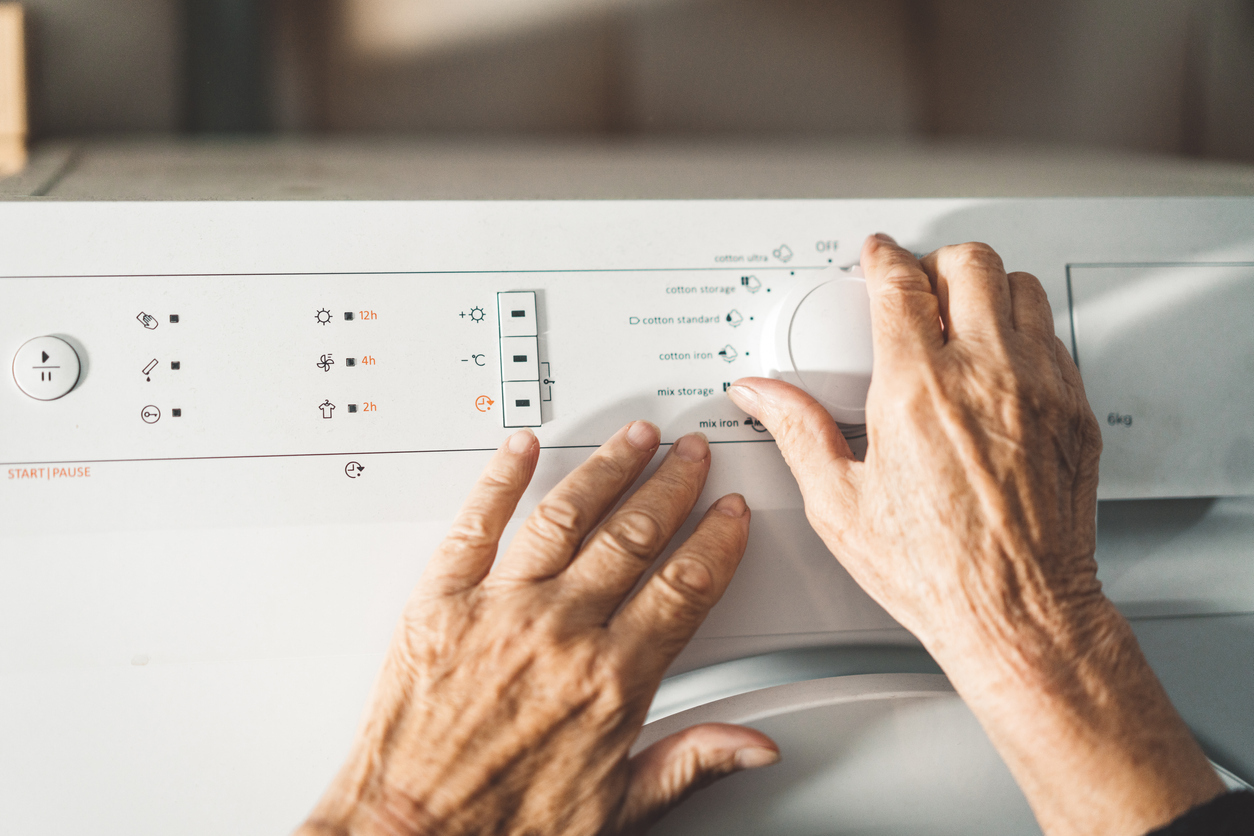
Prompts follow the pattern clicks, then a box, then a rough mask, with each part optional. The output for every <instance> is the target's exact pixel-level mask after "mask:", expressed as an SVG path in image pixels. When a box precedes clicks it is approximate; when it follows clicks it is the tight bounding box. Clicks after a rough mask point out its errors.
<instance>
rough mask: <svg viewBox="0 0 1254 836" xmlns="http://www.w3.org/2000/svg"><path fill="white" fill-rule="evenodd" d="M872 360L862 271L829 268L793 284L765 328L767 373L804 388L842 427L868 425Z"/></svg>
mask: <svg viewBox="0 0 1254 836" xmlns="http://www.w3.org/2000/svg"><path fill="white" fill-rule="evenodd" d="M871 361H872V353H871V302H870V298H869V297H868V296H867V292H866V280H865V279H864V278H863V277H862V271H861V268H856V267H855V268H852V269H850V270H847V271H846V270H839V269H835V270H824V271H823V272H822V273H821V274H818V275H815V276H814V277H812V278H809V279H807V280H803V281H801V282H799V283H798V284H796V285H794V286H793V288H792V289H791V290H790V291H789V292H788V293H787V294H785V295H784V298H783V299H781V300H780V302H779V304H778V305H777V306H776V308H775V309H774V310H773V311H772V312H771V313H770V315H769V316H768V317H767V321H766V323H765V328H763V333H762V364H763V369H764V372H765V373H766V375H767V376H768V377H774V378H778V379H780V380H784V381H787V382H788V383H792V384H794V385H796V386H800V387H801V388H802V389H805V390H806V391H807V392H809V393H810V394H811V395H812V396H813V397H814V399H815V400H817V401H818V402H819V403H821V404H823V406H824V407H826V408H827V411H828V412H830V413H831V414H832V417H833V418H835V419H836V420H837V421H838V422H840V423H842V424H864V423H866V394H867V389H868V388H870V385H871Z"/></svg>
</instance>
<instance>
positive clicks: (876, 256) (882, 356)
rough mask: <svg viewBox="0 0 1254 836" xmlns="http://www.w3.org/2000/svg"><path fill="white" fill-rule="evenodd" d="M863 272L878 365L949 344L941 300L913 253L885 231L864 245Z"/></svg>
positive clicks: (876, 365)
mask: <svg viewBox="0 0 1254 836" xmlns="http://www.w3.org/2000/svg"><path fill="white" fill-rule="evenodd" d="M862 272H863V275H865V276H866V290H867V295H868V296H870V297H871V342H872V344H873V347H874V350H875V368H876V371H877V372H878V370H879V369H880V367H881V365H882V364H883V363H893V362H895V361H896V360H898V359H899V358H902V357H903V355H905V356H909V357H913V356H914V355H917V354H919V353H921V352H926V351H931V350H933V349H937V348H940V347H941V346H942V345H944V344H945V338H944V335H943V334H942V332H941V317H940V312H941V300H940V298H939V297H938V296H937V289H936V286H935V285H934V284H933V281H932V279H931V277H930V276H929V275H928V273H927V271H925V270H924V269H923V266H922V265H921V264H920V263H919V260H918V259H917V258H915V257H914V254H913V253H911V252H910V251H908V250H905V249H903V248H901V247H900V246H898V245H897V242H896V241H894V240H893V239H892V238H891V237H890V236H888V235H885V234H884V233H882V232H878V233H876V234H875V235H872V236H871V237H869V238H867V239H866V243H864V244H863V245H862Z"/></svg>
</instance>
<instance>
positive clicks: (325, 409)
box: [318, 400, 335, 418]
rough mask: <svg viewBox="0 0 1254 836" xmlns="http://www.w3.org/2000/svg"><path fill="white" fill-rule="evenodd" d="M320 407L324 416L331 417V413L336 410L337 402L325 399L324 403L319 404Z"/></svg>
mask: <svg viewBox="0 0 1254 836" xmlns="http://www.w3.org/2000/svg"><path fill="white" fill-rule="evenodd" d="M318 409H321V410H322V417H323V418H330V417H331V413H332V412H334V411H335V404H333V403H331V402H330V401H329V400H327V401H323V402H322V404H321V405H319V407H318Z"/></svg>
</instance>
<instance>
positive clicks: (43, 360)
mask: <svg viewBox="0 0 1254 836" xmlns="http://www.w3.org/2000/svg"><path fill="white" fill-rule="evenodd" d="M39 353H40V354H42V355H43V357H42V358H40V360H39V362H41V363H47V362H48V352H46V351H41V352H39Z"/></svg>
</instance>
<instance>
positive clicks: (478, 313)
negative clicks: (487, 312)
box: [470, 307, 484, 322]
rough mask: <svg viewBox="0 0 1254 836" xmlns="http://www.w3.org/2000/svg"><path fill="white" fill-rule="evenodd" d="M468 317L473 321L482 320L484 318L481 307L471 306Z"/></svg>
mask: <svg viewBox="0 0 1254 836" xmlns="http://www.w3.org/2000/svg"><path fill="white" fill-rule="evenodd" d="M470 318H471V319H473V320H474V321H475V322H483V319H484V313H483V308H478V307H476V308H471V309H470Z"/></svg>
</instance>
